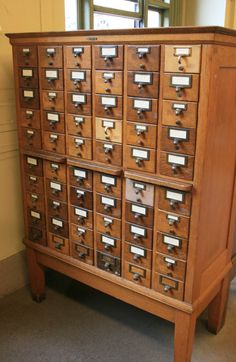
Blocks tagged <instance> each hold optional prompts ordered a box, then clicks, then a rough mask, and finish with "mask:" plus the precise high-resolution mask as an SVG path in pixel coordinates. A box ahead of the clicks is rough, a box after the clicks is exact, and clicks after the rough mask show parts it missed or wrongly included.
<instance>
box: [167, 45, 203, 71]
mask: <svg viewBox="0 0 236 362" xmlns="http://www.w3.org/2000/svg"><path fill="white" fill-rule="evenodd" d="M200 61H201V45H165V65H164V71H165V72H181V73H185V72H187V73H199V72H200Z"/></svg>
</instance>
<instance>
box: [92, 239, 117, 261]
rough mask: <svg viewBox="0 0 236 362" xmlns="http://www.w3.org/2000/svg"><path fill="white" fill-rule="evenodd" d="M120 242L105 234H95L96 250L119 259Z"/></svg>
mask: <svg viewBox="0 0 236 362" xmlns="http://www.w3.org/2000/svg"><path fill="white" fill-rule="evenodd" d="M120 243H121V242H120V240H119V239H117V238H114V237H112V236H110V235H107V234H100V233H97V234H96V245H97V250H99V251H101V252H103V253H107V254H110V255H113V256H116V257H117V258H120Z"/></svg>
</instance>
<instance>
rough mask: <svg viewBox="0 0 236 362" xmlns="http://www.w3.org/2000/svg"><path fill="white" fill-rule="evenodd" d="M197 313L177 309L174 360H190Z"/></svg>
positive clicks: (176, 361)
mask: <svg viewBox="0 0 236 362" xmlns="http://www.w3.org/2000/svg"><path fill="white" fill-rule="evenodd" d="M195 326H196V315H195V314H194V313H193V314H187V313H184V312H182V311H176V317H175V341H174V346H175V350H174V362H190V361H191V357H192V349H193V341H194V335H195Z"/></svg>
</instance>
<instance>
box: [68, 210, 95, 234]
mask: <svg viewBox="0 0 236 362" xmlns="http://www.w3.org/2000/svg"><path fill="white" fill-rule="evenodd" d="M70 219H71V220H70V221H71V222H72V223H73V224H76V225H77V226H83V227H86V228H89V229H92V228H93V212H92V211H91V210H87V209H83V208H81V207H77V206H72V205H71V206H70Z"/></svg>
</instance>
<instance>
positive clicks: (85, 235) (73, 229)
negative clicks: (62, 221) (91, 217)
mask: <svg viewBox="0 0 236 362" xmlns="http://www.w3.org/2000/svg"><path fill="white" fill-rule="evenodd" d="M70 233H71V239H72V240H74V241H77V242H78V243H79V244H83V245H87V246H89V247H90V248H93V230H90V229H86V228H84V227H81V226H78V225H74V224H70Z"/></svg>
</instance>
